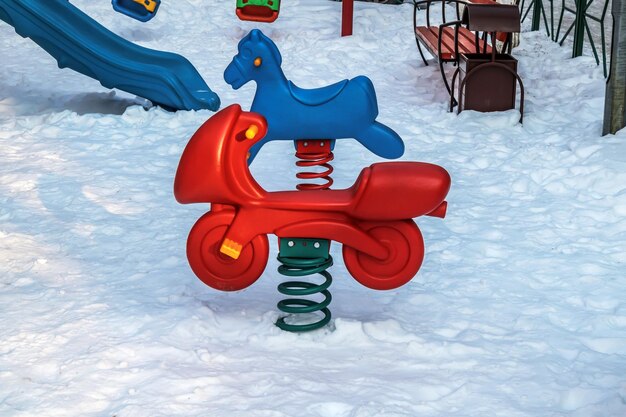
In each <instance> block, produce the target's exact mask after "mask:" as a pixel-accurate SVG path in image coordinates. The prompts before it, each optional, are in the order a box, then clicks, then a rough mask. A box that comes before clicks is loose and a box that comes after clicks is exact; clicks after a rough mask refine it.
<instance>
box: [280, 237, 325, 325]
mask: <svg viewBox="0 0 626 417" xmlns="http://www.w3.org/2000/svg"><path fill="white" fill-rule="evenodd" d="M279 247H280V249H279V254H278V261H279V262H280V263H281V264H282V265H280V266H279V267H278V273H279V274H281V275H284V276H288V277H302V276H307V275H313V274H319V275H321V276H323V277H324V278H325V280H324V282H323V283H321V284H315V283H311V282H305V281H287V282H283V283H282V284H280V285H278V291H279V292H280V293H281V294H284V295H287V296H290V297H303V296H309V295H315V294H322V295H323V296H324V299H323V300H322V301H320V302H317V301H313V300H310V299H303V298H287V299H285V300H281V301H279V302H278V304H277V307H278V309H279V310H280V311H282V312H284V313H287V314H291V315H299V314H312V313H317V312H321V313H323V315H324V316H323V317H322V318H320V319H319V320H317V321H314V322H312V323H306V324H290V323H287V322H285V319H286V318H287V317H288V316H285V317H280V318H279V319H278V320H277V321H276V326H278V327H279V328H280V329H282V330H285V331H288V332H308V331H311V330H316V329H319V328H321V327H324V326H325V325H326V324H328V323H329V322H330V318H331V314H330V310H329V309H328V305H329V304H330V302H331V300H332V296H331V294H330V292H329V291H328V287H330V284H332V282H333V278H332V276H331V275H330V273H329V272H328V271H327V269H328V268H330V267H331V266H332V264H333V258H332V256H330V254H329V253H328V251H329V248H330V241H328V240H323V239H301V238H297V239H296V238H292V239H281V240H280V245H279ZM318 316H319V314H316V315H315V317H318Z"/></svg>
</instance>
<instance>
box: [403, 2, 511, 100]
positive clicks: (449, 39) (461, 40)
mask: <svg viewBox="0 0 626 417" xmlns="http://www.w3.org/2000/svg"><path fill="white" fill-rule="evenodd" d="M433 3H440V4H441V22H440V23H439V24H432V23H431V16H430V14H431V6H432V4H433ZM475 3H480V4H491V5H493V6H494V7H498V6H499V4H498V3H496V2H495V1H494V0H471V1H466V0H420V1H415V0H414V2H413V27H414V30H415V40H416V43H417V49H418V51H419V53H420V55H421V57H422V60H423V61H424V64H425V65H428V61H427V60H426V57H425V56H424V53H423V51H422V46H424V47H425V48H426V50H427V51H428V52H430V54H431V55H433V57H434V58H435V60H436V61H437V62H439V69H440V71H441V76H442V78H443V82H444V84H445V86H446V89H447V90H448V93H450V95H451V96H452V92H451V90H450V84H449V83H448V79H447V77H446V73H445V71H444V67H443V64H444V63H446V62H454V63H455V64H457V63H458V61H459V58H460V55H461V54H471V53H490V52H491V45H489V44H488V43H487V36H484V34H481V33H479V32H474V31H471V30H469V29H468V28H467V25H464V24H463V22H462V20H461V18H460V16H461V6H464V5H467V4H475ZM450 6H452V7H450ZM451 8H452V10H451ZM419 10H425V14H426V25H424V26H418V25H417V15H418V11H419ZM451 11H452V12H453V13H454V17H453V18H452V19H453V20H448V19H447V15H449V14H450V12H451ZM502 35H504V36H503V37H499V39H501V40H504V41H506V40H507V34H502Z"/></svg>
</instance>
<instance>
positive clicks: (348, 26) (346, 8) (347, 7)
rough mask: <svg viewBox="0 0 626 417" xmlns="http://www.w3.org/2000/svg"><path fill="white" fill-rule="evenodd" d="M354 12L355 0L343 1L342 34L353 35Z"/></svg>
mask: <svg viewBox="0 0 626 417" xmlns="http://www.w3.org/2000/svg"><path fill="white" fill-rule="evenodd" d="M353 14H354V0H342V2H341V36H350V35H352V18H353Z"/></svg>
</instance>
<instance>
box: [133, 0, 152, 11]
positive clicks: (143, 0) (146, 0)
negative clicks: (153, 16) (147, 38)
mask: <svg viewBox="0 0 626 417" xmlns="http://www.w3.org/2000/svg"><path fill="white" fill-rule="evenodd" d="M133 1H134V2H135V3H139V4H141V5H142V6H143V7H145V8H146V10H147V11H149V12H150V13H154V11H155V10H156V6H157V2H156V1H154V0H133Z"/></svg>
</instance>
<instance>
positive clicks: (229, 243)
mask: <svg viewBox="0 0 626 417" xmlns="http://www.w3.org/2000/svg"><path fill="white" fill-rule="evenodd" d="M242 248H243V245H240V244H239V243H237V242H235V241H234V240H230V239H224V243H222V247H221V248H220V252H222V253H223V254H224V255H226V256H230V257H231V258H233V259H238V258H239V255H241V249H242Z"/></svg>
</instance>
